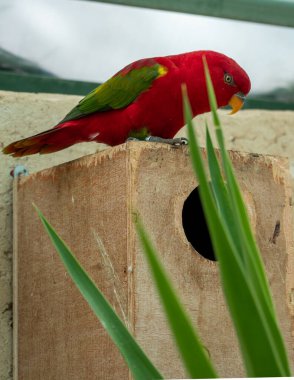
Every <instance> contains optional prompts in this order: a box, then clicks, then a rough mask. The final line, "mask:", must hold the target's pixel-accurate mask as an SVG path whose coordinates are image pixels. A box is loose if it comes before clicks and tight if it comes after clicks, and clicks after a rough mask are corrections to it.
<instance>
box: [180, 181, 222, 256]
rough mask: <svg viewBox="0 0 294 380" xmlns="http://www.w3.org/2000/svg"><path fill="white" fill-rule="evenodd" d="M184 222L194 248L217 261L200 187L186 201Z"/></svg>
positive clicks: (187, 235)
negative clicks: (202, 203) (201, 199)
mask: <svg viewBox="0 0 294 380" xmlns="http://www.w3.org/2000/svg"><path fill="white" fill-rule="evenodd" d="M182 223H183V228H184V231H185V235H186V237H187V239H188V241H189V242H190V243H191V245H192V246H193V248H194V249H195V250H196V251H197V252H198V253H199V254H200V255H202V256H203V257H205V258H206V259H208V260H212V261H216V258H215V255H214V252H213V248H212V243H211V240H210V236H209V232H208V226H207V224H206V220H205V216H204V211H203V208H202V205H201V201H200V195H199V191H198V187H196V189H194V190H193V191H192V192H191V193H190V195H189V196H188V198H187V199H186V200H185V202H184V206H183V212H182Z"/></svg>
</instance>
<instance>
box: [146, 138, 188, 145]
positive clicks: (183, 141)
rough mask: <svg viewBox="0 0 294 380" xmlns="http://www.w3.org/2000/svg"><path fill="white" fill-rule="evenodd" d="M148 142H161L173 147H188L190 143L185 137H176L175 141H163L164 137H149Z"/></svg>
mask: <svg viewBox="0 0 294 380" xmlns="http://www.w3.org/2000/svg"><path fill="white" fill-rule="evenodd" d="M145 140H146V141H151V142H159V143H164V144H170V145H173V146H181V145H188V143H189V141H188V139H186V138H185V137H176V138H175V139H163V138H162V137H156V136H149V137H146V139H145Z"/></svg>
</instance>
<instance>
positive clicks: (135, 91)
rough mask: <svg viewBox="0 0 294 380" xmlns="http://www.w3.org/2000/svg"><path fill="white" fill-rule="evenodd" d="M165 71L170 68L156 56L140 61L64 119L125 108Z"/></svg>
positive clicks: (94, 91)
mask: <svg viewBox="0 0 294 380" xmlns="http://www.w3.org/2000/svg"><path fill="white" fill-rule="evenodd" d="M165 74H167V68H166V67H165V66H163V65H160V64H158V63H156V62H155V61H154V60H152V61H151V60H141V61H137V62H135V63H133V64H131V65H129V66H127V67H126V68H125V69H123V70H121V71H120V72H118V73H117V74H116V75H114V76H113V77H112V78H110V79H109V80H108V81H107V82H105V83H103V84H101V85H100V86H99V87H97V88H96V89H94V90H93V91H92V92H90V93H89V94H88V95H87V96H86V97H84V98H83V99H82V100H81V101H80V102H79V104H78V105H77V106H76V107H75V108H73V109H72V110H71V111H70V112H69V113H68V114H67V115H66V116H65V118H64V119H63V120H62V121H61V122H60V123H64V122H65V121H69V120H74V119H79V118H81V117H84V116H87V115H90V114H91V113H94V112H104V111H109V110H114V109H120V108H124V107H126V106H128V105H129V104H130V103H132V102H133V101H134V100H135V99H136V98H137V97H138V96H139V95H140V94H141V93H142V92H143V91H146V90H148V88H150V86H151V85H152V83H153V81H154V80H155V79H157V78H159V77H161V76H163V75H165ZM60 123H59V124H60Z"/></svg>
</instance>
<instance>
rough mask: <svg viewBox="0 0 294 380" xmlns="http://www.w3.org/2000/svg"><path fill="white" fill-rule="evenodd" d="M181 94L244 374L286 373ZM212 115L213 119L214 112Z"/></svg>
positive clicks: (281, 374) (271, 325)
mask: <svg viewBox="0 0 294 380" xmlns="http://www.w3.org/2000/svg"><path fill="white" fill-rule="evenodd" d="M183 97H184V113H185V121H186V124H187V127H188V136H189V146H190V152H191V158H192V164H193V168H194V170H195V174H196V176H197V178H198V180H199V183H200V187H199V189H200V196H201V200H202V204H203V208H204V212H205V216H206V220H207V223H208V227H209V231H210V234H211V238H212V243H213V247H214V250H215V253H216V256H217V258H218V260H219V264H220V271H221V278H222V285H223V288H224V293H225V296H226V299H227V303H228V306H229V309H230V312H231V315H232V319H233V321H234V324H235V328H236V331H237V334H238V337H239V342H240V346H241V349H242V353H243V358H244V362H245V365H246V368H247V373H248V376H253V377H255V376H288V375H289V369H288V368H286V367H285V366H283V363H282V361H281V360H279V358H278V357H277V355H276V349H277V347H275V345H274V343H275V342H273V339H272V338H273V335H272V334H271V333H269V329H271V328H272V329H273V330H275V327H276V326H275V321H274V320H273V319H271V323H269V324H268V323H267V321H266V318H265V315H264V313H263V312H262V310H261V308H260V302H259V300H258V297H257V294H256V291H255V289H254V288H253V287H252V286H251V284H250V283H248V274H247V272H246V270H245V269H246V268H245V266H244V261H243V260H242V259H241V256H240V254H238V252H237V251H236V245H235V244H234V243H233V236H232V235H230V233H228V230H227V228H226V226H227V222H225V221H224V220H223V214H220V213H219V210H218V207H217V206H216V203H215V201H214V197H213V195H212V193H211V189H210V186H209V183H208V179H207V175H206V173H205V170H204V165H203V160H202V157H201V153H200V148H199V144H198V142H197V137H196V136H195V134H194V130H193V127H192V122H191V119H192V113H191V108H190V105H189V101H188V98H187V95H186V93H185V91H184V94H183ZM214 119H215V121H216V122H217V120H218V116H217V115H216V117H215V118H214ZM219 174H220V171H219V173H218V175H219ZM218 180H219V181H220V179H218ZM277 343H278V344H279V342H277Z"/></svg>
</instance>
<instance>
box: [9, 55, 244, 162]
mask: <svg viewBox="0 0 294 380" xmlns="http://www.w3.org/2000/svg"><path fill="white" fill-rule="evenodd" d="M203 56H205V57H206V60H207V63H208V66H209V69H210V74H211V78H212V82H213V85H214V89H215V93H216V98H217V103H218V106H219V107H222V106H226V105H228V104H230V105H231V107H232V113H235V112H237V111H238V110H239V109H240V108H241V107H242V105H243V101H244V97H245V95H247V94H248V92H249V91H250V87H251V85H250V79H249V77H248V75H247V74H246V72H245V71H244V70H243V69H242V68H241V67H240V66H239V65H238V64H237V63H236V62H235V61H234V60H233V59H231V58H229V57H227V56H225V55H224V54H220V53H217V52H214V51H204V50H203V51H194V52H191V53H184V54H179V55H170V56H167V57H157V58H146V59H141V60H139V61H136V62H134V63H131V64H130V65H128V66H126V67H125V68H123V69H122V70H120V71H119V72H118V73H117V74H115V75H114V76H113V77H111V78H110V79H109V80H108V81H106V82H105V83H103V84H101V85H100V86H98V87H97V88H96V89H94V90H93V91H92V92H90V93H89V94H88V95H87V96H86V97H84V98H83V99H82V100H81V101H80V102H79V103H78V104H77V106H76V107H74V108H73V109H72V110H71V111H70V112H69V113H68V114H67V115H66V116H65V118H64V119H63V120H61V121H60V122H59V123H58V124H57V125H56V126H55V127H54V128H52V129H49V130H47V131H45V132H42V133H39V134H37V135H34V136H31V137H28V138H25V139H22V140H19V141H16V142H13V143H11V144H10V145H8V146H6V147H5V148H4V149H3V152H4V153H6V154H11V155H12V156H14V157H21V156H26V155H30V154H35V153H40V154H44V153H52V152H56V151H59V150H61V149H65V148H67V147H69V146H71V145H73V144H76V143H79V142H84V141H96V142H101V143H105V144H108V145H112V146H113V145H118V144H121V143H123V142H125V141H126V140H127V139H128V138H132V137H133V138H138V139H142V140H144V139H145V140H148V138H149V136H156V137H159V138H161V139H158V140H159V141H164V140H162V139H172V138H173V137H174V136H175V134H176V133H177V132H178V131H179V130H180V129H181V128H182V127H183V125H184V120H183V111H182V92H181V85H182V84H183V83H186V85H187V91H188V95H189V99H190V102H191V107H192V112H193V115H194V116H196V115H199V114H202V113H204V112H208V111H209V110H210V107H209V102H208V95H207V90H206V83H205V77H204V67H203V62H202V57H203ZM158 140H156V139H154V141H158Z"/></svg>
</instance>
